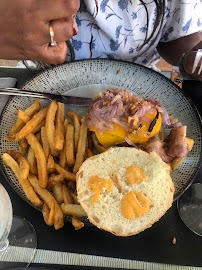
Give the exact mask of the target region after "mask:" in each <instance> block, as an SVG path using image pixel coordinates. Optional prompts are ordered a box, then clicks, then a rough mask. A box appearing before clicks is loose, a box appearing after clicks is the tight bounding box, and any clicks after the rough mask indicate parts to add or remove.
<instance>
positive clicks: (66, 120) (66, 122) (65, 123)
mask: <svg viewBox="0 0 202 270" xmlns="http://www.w3.org/2000/svg"><path fill="white" fill-rule="evenodd" d="M68 125H69V120H68V119H67V118H65V120H64V127H65V132H66V129H67V126H68Z"/></svg>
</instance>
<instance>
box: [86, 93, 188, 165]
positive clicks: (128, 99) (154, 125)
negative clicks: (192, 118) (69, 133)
mask: <svg viewBox="0 0 202 270" xmlns="http://www.w3.org/2000/svg"><path fill="white" fill-rule="evenodd" d="M86 123H87V127H88V128H89V130H90V131H91V132H92V138H93V143H94V146H95V148H96V149H97V150H98V151H99V152H104V151H106V150H107V149H108V148H109V147H112V146H131V147H135V148H140V149H142V150H145V151H147V152H152V151H154V152H156V153H157V154H158V155H159V156H160V157H161V158H162V160H163V161H164V162H166V163H170V162H172V161H173V160H174V159H175V158H176V157H177V158H183V157H186V156H187V155H188V153H189V152H190V150H191V148H192V146H193V140H191V139H189V138H186V129H187V127H186V126H183V125H182V124H181V123H180V122H178V119H176V118H172V117H170V116H169V115H168V113H167V111H166V110H165V108H163V107H161V106H160V102H159V101H157V100H154V99H142V98H141V97H140V96H133V94H132V93H131V92H128V91H126V90H125V89H114V88H109V89H107V91H106V92H104V93H103V92H101V93H99V95H98V96H97V97H96V98H95V103H94V104H93V106H91V107H90V108H89V112H88V114H87V118H86ZM162 128H166V129H170V130H171V131H170V134H169V135H168V136H167V137H166V138H165V139H164V138H163V136H162V134H163V133H162ZM190 140H191V141H190Z"/></svg>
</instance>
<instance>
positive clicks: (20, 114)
mask: <svg viewBox="0 0 202 270" xmlns="http://www.w3.org/2000/svg"><path fill="white" fill-rule="evenodd" d="M18 118H20V119H21V120H22V121H23V122H24V123H25V124H26V123H27V122H29V120H30V119H31V118H30V117H29V116H28V115H27V114H26V113H25V112H23V111H22V110H18Z"/></svg>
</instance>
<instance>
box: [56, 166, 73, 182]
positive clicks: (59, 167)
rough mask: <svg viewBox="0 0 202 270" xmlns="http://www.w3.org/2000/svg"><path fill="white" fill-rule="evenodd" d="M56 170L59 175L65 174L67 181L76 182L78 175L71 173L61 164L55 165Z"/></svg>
mask: <svg viewBox="0 0 202 270" xmlns="http://www.w3.org/2000/svg"><path fill="white" fill-rule="evenodd" d="M55 169H56V171H57V172H58V173H61V174H64V176H65V179H67V180H71V181H76V174H75V173H72V172H69V171H67V170H65V169H64V168H62V167H61V166H60V165H59V164H57V163H55Z"/></svg>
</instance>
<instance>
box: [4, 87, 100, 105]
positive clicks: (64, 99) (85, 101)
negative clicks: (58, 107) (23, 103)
mask: <svg viewBox="0 0 202 270" xmlns="http://www.w3.org/2000/svg"><path fill="white" fill-rule="evenodd" d="M0 95H10V96H27V97H34V98H43V99H49V100H51V101H52V100H55V101H57V102H61V103H64V104H68V105H75V106H91V105H92V104H93V103H94V102H95V101H94V100H93V98H84V97H74V96H66V95H61V94H60V95H56V94H52V93H42V92H35V91H30V90H25V89H23V90H22V89H17V88H0Z"/></svg>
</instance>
